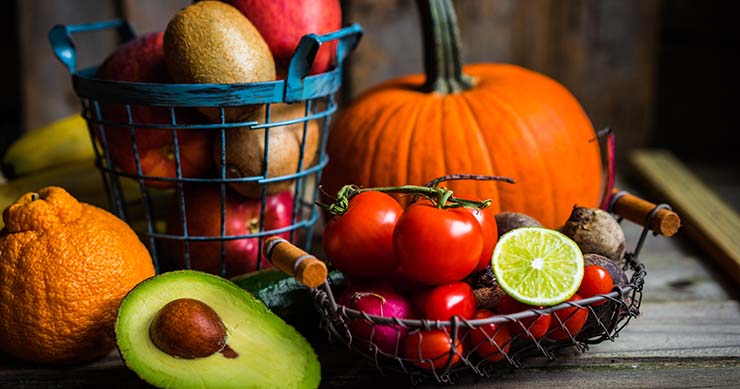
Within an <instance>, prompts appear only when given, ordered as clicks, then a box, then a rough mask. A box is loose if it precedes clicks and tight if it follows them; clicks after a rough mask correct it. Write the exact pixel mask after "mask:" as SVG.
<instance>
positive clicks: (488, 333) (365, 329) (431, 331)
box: [263, 191, 677, 383]
mask: <svg viewBox="0 0 740 389" xmlns="http://www.w3.org/2000/svg"><path fill="white" fill-rule="evenodd" d="M625 194H627V193H626V192H621V191H620V192H618V193H615V194H614V195H613V196H612V201H611V206H610V207H609V209H610V210H612V213H613V214H614V215H615V217H617V219H618V221H619V222H622V216H620V215H622V213H614V209H616V208H615V204H617V201H618V200H619V199H620V198H621V197H622V196H624V195H625ZM629 196H630V197H631V199H630V201H639V202H641V204H643V205H645V204H649V206H650V208H645V209H643V210H641V211H635V210H634V209H633V208H631V209H627V208H626V207H627V206H625V205H620V208H621V210H625V212H624V213H625V214H627V213H630V220H635V219H639V220H644V224H643V229H642V232H641V234H640V236H639V239H638V241H637V242H636V245H635V247H634V249H633V250H632V251H631V252H630V251H628V252H626V253H625V262H624V265H623V267H622V268H623V270H624V271H625V280H624V282H623V283H622V282H620V283H617V282H615V286H614V288H613V289H612V292H610V293H607V294H600V295H595V296H593V297H589V298H584V299H580V300H574V301H570V300H569V301H566V302H564V303H561V304H558V305H556V306H552V307H547V308H543V309H537V308H532V309H525V310H522V311H520V312H515V313H511V314H493V315H492V316H489V317H484V318H476V319H471V320H466V319H462V318H459V317H457V316H454V317H453V318H452V319H450V320H447V321H440V320H427V319H423V320H419V319H402V318H398V317H384V316H379V315H373V314H369V313H367V312H363V311H359V310H356V309H352V308H350V307H349V306H347V302H345V301H338V300H337V298H336V297H335V296H336V293H341V292H342V291H341V290H337V289H335V288H334V286H333V284H332V283H331V282H329V281H324V279H323V278H322V279H321V280H320V281H319V280H318V279H317V278H316V277H313V279H312V280H311V281H308V282H307V281H306V277H307V276H305V275H303V274H299V268H308V267H309V266H311V265H313V263H311V264H306V262H307V257H308V256H307V255H306V254H305V253H302V252H301V251H300V250H296V249H295V248H294V247H291V246H290V245H289V244H286V245H280V243H281V239H280V238H273V239H271V240H269V241H268V242H267V243H266V245H265V247H264V248H263V249H264V250H265V253H266V255H267V257H268V258H270V260H271V261H273V262H274V263H276V264H277V265H278V267H280V268H281V269H283V270H284V271H286V272H288V273H289V274H292V275H293V276H294V277H296V279H298V280H299V281H301V282H303V283H304V284H305V285H307V286H309V287H313V288H312V289H311V296H312V297H313V300H314V303H315V305H316V309H317V310H318V311H319V313H320V315H321V323H320V324H321V327H323V328H324V329H325V330H326V331H327V332H328V334H329V336H330V338H332V339H333V340H335V341H338V342H339V343H341V344H344V345H346V346H347V347H349V348H351V349H352V350H354V351H355V352H357V353H358V354H359V355H362V356H363V357H364V358H366V359H367V360H368V361H370V363H372V364H373V365H374V366H375V367H376V368H377V369H378V370H379V371H380V372H381V373H401V374H404V375H408V376H409V377H410V378H411V380H412V382H414V383H418V382H419V381H422V380H424V379H430V378H431V379H436V381H438V382H448V383H449V382H454V380H455V379H456V378H459V377H463V376H469V375H470V374H471V373H473V374H474V375H478V376H490V375H491V374H492V373H493V372H495V371H496V370H497V369H501V368H502V367H506V366H511V367H521V366H522V364H523V362H524V361H525V360H527V359H528V358H532V357H545V358H548V359H550V360H552V359H555V358H556V355H557V352H558V350H560V349H563V348H568V347H571V348H575V349H576V350H577V351H580V352H584V351H586V350H587V349H588V347H589V346H590V345H595V344H599V343H601V342H604V341H606V340H611V341H614V340H615V338H616V337H617V336H618V335H619V333H620V331H622V329H624V328H625V326H627V324H628V323H629V322H630V321H631V320H632V319H633V318H636V317H638V316H639V315H640V304H641V301H642V290H643V285H644V282H645V275H646V270H645V266H644V265H643V264H642V263H641V262H640V261H639V259H638V257H639V254H640V251H641V249H642V247H643V244H644V243H645V240H646V238H647V236H648V234H649V233H650V232H651V230H652V231H657V230H658V229H656V227H655V226H656V215H658V214H661V216H663V215H662V213H666V214H670V215H671V216H672V217H676V218H677V215H675V213H673V212H671V211H670V207H669V206H668V205H666V204H659V205H655V204H652V203H648V202H647V201H644V200H642V199H639V198H637V197H636V196H632V195H629ZM630 207H633V206H630ZM621 210H620V211H621ZM635 215H637V216H635ZM625 217H626V216H625ZM676 228H677V227H676ZM673 233H675V231H673V232H671V233H663V232H661V234H664V235H666V236H670V235H672V234H673ZM653 234H654V235H657V234H658V233H657V232H653ZM277 251H280V252H278V253H276V252H277ZM310 260H311V261H314V262H319V261H320V260H318V259H315V258H311V259H310ZM322 281H323V283H322ZM547 315H549V316H550V317H551V320H550V321H549V323H550V324H549V325H546V330H544V331H543V330H542V328H540V329H535V328H536V327H537V326H538V322H539V320H540V319H541V318H543V317H544V316H547ZM579 320H580V321H581V322H580V323H582V324H576V323H577V322H578V321H579ZM581 325H582V327H581ZM389 331H390V334H391V335H389ZM440 331H441V332H443V333H444V334H445V335H446V336H447V337H448V339H449V340H448V341H449V343H446V344H447V346H446V347H443V348H442V349H443V350H445V351H443V352H441V353H440V354H438V355H434V356H429V355H428V354H427V355H424V353H423V352H422V350H421V346H420V344H423V343H424V340H423V339H424V337H425V336H437V335H435V332H436V333H437V334H438V333H439V332H440ZM381 332H384V333H381ZM535 332H539V334H534V333H535ZM414 337H416V339H415V342H412V344H414V346H411V348H410V349H409V348H408V346H407V344H408V343H409V339H410V338H414ZM389 339H390V341H388V340H389ZM435 342H436V341H435ZM453 345H454V347H453ZM417 347H418V350H417V349H416V348H417ZM409 352H410V353H409Z"/></svg>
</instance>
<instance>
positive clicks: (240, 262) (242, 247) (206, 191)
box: [165, 184, 293, 277]
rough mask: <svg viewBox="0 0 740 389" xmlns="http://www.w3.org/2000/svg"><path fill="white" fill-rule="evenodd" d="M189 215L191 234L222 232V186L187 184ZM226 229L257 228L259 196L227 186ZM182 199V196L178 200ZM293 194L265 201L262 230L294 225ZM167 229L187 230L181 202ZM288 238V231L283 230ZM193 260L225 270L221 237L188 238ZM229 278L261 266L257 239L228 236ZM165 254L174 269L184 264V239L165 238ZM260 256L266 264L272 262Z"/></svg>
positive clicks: (229, 231)
mask: <svg viewBox="0 0 740 389" xmlns="http://www.w3.org/2000/svg"><path fill="white" fill-rule="evenodd" d="M184 196H185V209H186V211H185V216H186V220H187V230H188V236H193V237H198V236H199V237H215V238H218V237H220V236H221V188H220V187H219V185H217V184H196V185H190V186H186V187H185V190H184ZM225 199H226V201H225V207H224V210H225V219H226V220H225V234H226V235H246V234H254V233H257V232H259V227H260V211H261V205H260V204H261V201H260V200H252V199H247V198H245V197H241V196H240V195H239V194H237V193H235V192H232V191H231V190H228V189H227V190H226V198H225ZM174 203H175V204H179V200H175V201H174ZM292 212H293V196H292V195H291V192H290V191H285V192H281V193H278V194H276V195H272V196H268V197H267V201H266V203H265V216H264V217H265V219H264V230H266V231H267V230H274V229H278V228H282V227H287V226H289V225H290V224H291V217H292ZM167 232H168V233H170V234H174V235H183V223H182V219H181V217H180V209H179V207H175V209H172V210H171V214H170V218H169V220H168V223H167ZM279 236H282V237H283V238H286V239H288V238H289V237H290V233H289V232H285V233H282V234H279ZM188 245H189V247H188V250H189V252H190V265H191V268H192V269H195V270H201V271H205V272H209V273H212V274H219V275H220V271H221V239H215V240H208V241H194V240H190V241H189V242H188ZM224 245H225V266H226V274H225V276H226V277H233V276H236V275H240V274H243V273H247V272H250V271H253V270H256V269H257V259H258V258H259V257H260V247H259V239H258V238H243V239H233V240H224ZM165 249H166V254H165V259H166V262H167V259H169V260H170V261H169V262H172V263H173V264H174V266H175V267H176V268H184V267H185V244H184V243H183V241H180V240H167V244H166V245H165ZM269 265H270V264H269V262H267V261H266V260H265V258H264V257H262V268H265V267H269Z"/></svg>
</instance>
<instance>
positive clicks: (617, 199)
mask: <svg viewBox="0 0 740 389" xmlns="http://www.w3.org/2000/svg"><path fill="white" fill-rule="evenodd" d="M612 198H613V200H612V205H611V207H610V208H611V209H610V210H611V212H613V213H615V214H617V215H619V216H621V217H623V218H625V219H627V220H629V221H631V222H634V223H637V224H640V225H644V224H645V223H646V222H649V224H648V228H650V230H652V231H654V232H656V233H658V234H660V235H663V236H671V235H673V234H675V233H676V232H677V231H678V229H679V227H681V218H680V217H679V216H678V214H677V213H676V212H673V211H672V210H670V209H668V208H659V209H657V210H656V208H657V205H655V204H653V203H651V202H649V201H647V200H644V199H641V198H639V197H637V196H635V195H633V194H630V193H627V192H624V191H622V190H619V189H617V188H614V190H612ZM653 211H655V214H654V215H652V217H650V216H651V214H652V213H653ZM649 217H650V220H648V218H649Z"/></svg>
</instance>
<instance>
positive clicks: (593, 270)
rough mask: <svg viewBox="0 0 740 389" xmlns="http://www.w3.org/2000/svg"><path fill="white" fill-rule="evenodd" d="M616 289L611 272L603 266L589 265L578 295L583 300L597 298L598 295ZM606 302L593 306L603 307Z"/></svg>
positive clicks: (584, 273) (584, 270) (585, 270)
mask: <svg viewBox="0 0 740 389" xmlns="http://www.w3.org/2000/svg"><path fill="white" fill-rule="evenodd" d="M612 288H614V281H612V276H611V275H610V274H609V272H608V271H607V270H606V269H604V268H603V267H601V266H598V265H589V266H586V268H585V269H583V280H582V281H581V286H580V287H579V288H578V294H579V295H580V296H581V297H582V298H589V297H592V296H596V295H597V294H605V293H609V292H611V291H612ZM605 302H606V300H603V301H600V302H598V303H594V304H591V305H594V306H596V305H601V304H603V303H605Z"/></svg>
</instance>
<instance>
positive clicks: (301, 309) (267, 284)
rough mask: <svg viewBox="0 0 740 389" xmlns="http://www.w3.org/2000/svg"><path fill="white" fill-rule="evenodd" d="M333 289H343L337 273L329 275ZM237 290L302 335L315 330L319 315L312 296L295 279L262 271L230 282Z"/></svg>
mask: <svg viewBox="0 0 740 389" xmlns="http://www.w3.org/2000/svg"><path fill="white" fill-rule="evenodd" d="M328 280H329V284H330V285H331V286H332V289H334V290H336V288H341V287H343V286H344V276H343V275H342V273H340V272H339V271H338V270H332V271H330V272H329V275H328ZM231 281H232V282H233V283H235V284H236V285H238V286H239V287H240V288H242V289H244V290H246V291H247V292H249V293H251V294H252V295H253V296H255V297H257V299H259V300H261V301H262V302H263V303H265V305H266V306H267V307H268V308H270V310H271V311H272V312H273V313H275V314H276V315H277V316H279V317H280V318H282V319H283V320H284V321H285V322H286V323H288V324H290V325H292V326H293V327H295V328H296V329H298V331H300V332H302V333H305V332H311V331H313V330H315V329H316V328H318V324H319V320H320V315H319V313H318V311H317V310H316V306H315V305H314V302H313V299H312V298H311V293H310V291H309V289H308V288H307V287H305V286H304V285H303V284H301V283H299V282H298V281H296V279H295V278H293V277H291V276H289V275H287V274H285V273H283V272H282V271H280V270H277V269H265V270H258V271H255V272H251V273H247V274H243V275H240V276H237V277H234V278H232V279H231Z"/></svg>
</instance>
